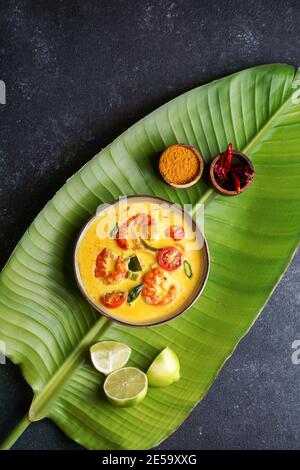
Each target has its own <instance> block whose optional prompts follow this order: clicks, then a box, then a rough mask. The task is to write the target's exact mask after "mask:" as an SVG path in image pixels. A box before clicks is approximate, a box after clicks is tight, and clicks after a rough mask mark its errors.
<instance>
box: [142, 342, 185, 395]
mask: <svg viewBox="0 0 300 470" xmlns="http://www.w3.org/2000/svg"><path fill="white" fill-rule="evenodd" d="M147 378H148V382H149V385H150V386H151V387H167V386H168V385H171V384H172V383H174V382H177V381H178V380H179V379H180V363H179V359H178V357H177V356H176V354H175V353H174V351H172V349H170V348H165V349H163V350H162V351H161V352H160V353H159V354H158V356H156V358H155V359H154V361H153V362H152V364H151V366H150V367H149V369H148V371H147Z"/></svg>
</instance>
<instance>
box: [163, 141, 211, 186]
mask: <svg viewBox="0 0 300 470" xmlns="http://www.w3.org/2000/svg"><path fill="white" fill-rule="evenodd" d="M158 168H159V172H160V174H161V176H162V178H163V179H164V180H165V182H166V183H167V184H169V185H170V186H173V187H174V188H189V187H190V186H193V184H195V183H197V181H199V180H200V178H201V176H202V173H203V168H204V161H203V157H202V155H201V154H200V152H198V150H197V149H195V148H194V147H191V146H190V145H186V144H175V145H171V146H170V147H167V148H166V149H165V150H164V151H163V153H162V154H161V156H160V159H159V164H158Z"/></svg>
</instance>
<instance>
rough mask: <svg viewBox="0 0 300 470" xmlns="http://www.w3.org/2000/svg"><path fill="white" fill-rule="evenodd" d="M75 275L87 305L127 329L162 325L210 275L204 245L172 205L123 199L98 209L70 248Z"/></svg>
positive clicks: (150, 198) (192, 223)
mask: <svg viewBox="0 0 300 470" xmlns="http://www.w3.org/2000/svg"><path fill="white" fill-rule="evenodd" d="M74 270H75V277H76V280H77V283H78V286H79V288H80V290H81V292H82V294H83V295H84V296H85V298H86V300H87V301H88V302H89V303H90V304H91V305H92V306H93V307H94V308H95V309H96V310H97V311H99V312H100V313H102V314H103V315H105V316H107V317H109V318H111V319H112V320H115V321H117V322H120V323H122V324H125V325H129V326H152V325H158V324H161V323H164V322H166V321H169V320H171V319H173V318H176V317H177V316H178V315H181V314H182V313H183V312H185V311H186V310H188V309H189V308H190V307H191V306H192V305H193V304H194V302H195V301H196V300H197V299H198V298H199V296H200V295H201V293H202V292H203V289H204V287H205V283H206V281H207V277H208V272H209V252H208V247H207V242H206V240H205V237H204V235H203V233H202V232H201V230H200V228H199V225H198V224H197V223H196V222H195V221H194V220H193V218H192V217H191V216H190V215H189V214H188V213H187V212H186V211H185V210H184V209H183V208H182V207H181V206H179V205H178V204H174V203H172V202H170V201H166V200H164V199H161V198H158V197H153V196H130V197H127V198H120V199H119V200H118V201H115V202H113V203H112V204H104V205H102V206H100V207H99V208H98V210H97V212H96V214H95V215H94V216H93V217H92V218H91V219H90V220H89V221H88V222H87V223H86V225H85V226H84V227H83V229H82V231H81V232H80V234H79V237H78V239H77V242H76V246H75V251H74Z"/></svg>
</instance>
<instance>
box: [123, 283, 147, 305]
mask: <svg viewBox="0 0 300 470" xmlns="http://www.w3.org/2000/svg"><path fill="white" fill-rule="evenodd" d="M143 287H144V284H139V285H138V286H135V287H133V289H131V291H129V294H128V296H127V302H128V303H129V304H131V302H133V301H134V300H136V299H137V298H138V296H139V295H140V293H141V292H142V289H143Z"/></svg>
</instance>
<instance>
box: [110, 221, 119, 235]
mask: <svg viewBox="0 0 300 470" xmlns="http://www.w3.org/2000/svg"><path fill="white" fill-rule="evenodd" d="M118 229H119V225H118V222H117V223H116V225H115V226H114V227H113V228H112V229H111V231H110V232H109V236H110V238H115V236H116V234H117V231H118Z"/></svg>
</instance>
